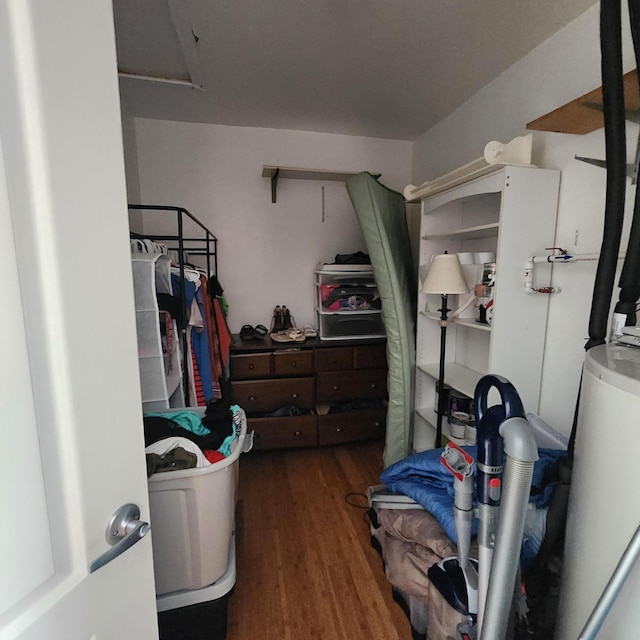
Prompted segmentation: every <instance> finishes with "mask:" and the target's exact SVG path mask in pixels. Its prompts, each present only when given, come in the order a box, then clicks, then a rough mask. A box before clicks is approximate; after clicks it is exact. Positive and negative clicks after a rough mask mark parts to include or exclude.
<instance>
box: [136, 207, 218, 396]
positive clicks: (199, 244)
mask: <svg viewBox="0 0 640 640" xmlns="http://www.w3.org/2000/svg"><path fill="white" fill-rule="evenodd" d="M128 209H129V210H134V211H155V212H165V213H167V212H168V213H171V212H173V213H174V214H175V216H176V217H175V221H176V233H174V234H165V235H158V234H147V233H144V234H139V233H133V232H132V233H131V234H130V236H131V238H134V239H143V238H146V239H148V240H153V241H161V242H163V243H165V244H166V246H167V249H169V250H172V251H177V252H178V267H179V269H180V296H179V297H180V309H181V312H182V330H181V335H180V342H181V345H182V383H183V387H184V400H185V406H189V366H188V365H189V360H188V359H189V357H190V355H191V354H190V353H189V351H188V349H187V309H186V308H185V307H186V305H185V293H184V268H185V266H186V262H185V252H187V253H188V254H190V255H192V256H205V258H206V262H207V279H208V278H210V277H211V275H212V274H213V275H214V276H216V278H217V276H218V239H217V238H216V236H214V235H213V233H211V231H210V230H209V229H208V228H207V227H205V226H204V225H203V224H202V223H201V222H200V220H198V219H197V218H196V217H195V216H194V215H193V214H192V213H191V212H189V211H187V209H184V208H183V207H172V206H168V205H166V206H165V205H156V204H129V205H128ZM185 216H186V217H187V218H189V220H191V221H192V222H193V223H195V224H196V225H197V226H198V227H199V228H200V230H201V233H202V234H203V235H202V237H185V235H184V223H185V220H184V217H185ZM199 232H200V231H196V233H199ZM167 243H175V244H167ZM212 259H213V269H212V264H211V262H212Z"/></svg>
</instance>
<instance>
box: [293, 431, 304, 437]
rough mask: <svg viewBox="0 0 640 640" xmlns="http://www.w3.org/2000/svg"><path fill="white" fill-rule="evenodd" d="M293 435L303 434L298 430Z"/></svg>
mask: <svg viewBox="0 0 640 640" xmlns="http://www.w3.org/2000/svg"><path fill="white" fill-rule="evenodd" d="M293 435H294V436H301V435H302V431H296V432H295V433H294V434H293Z"/></svg>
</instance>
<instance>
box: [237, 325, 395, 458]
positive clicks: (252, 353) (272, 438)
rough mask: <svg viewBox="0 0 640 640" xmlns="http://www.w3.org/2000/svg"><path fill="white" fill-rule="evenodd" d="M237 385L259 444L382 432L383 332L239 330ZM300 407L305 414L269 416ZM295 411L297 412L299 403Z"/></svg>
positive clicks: (322, 441) (315, 442)
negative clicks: (276, 336)
mask: <svg viewBox="0 0 640 640" xmlns="http://www.w3.org/2000/svg"><path fill="white" fill-rule="evenodd" d="M233 338H234V342H233V345H232V347H231V357H230V368H231V391H232V396H233V401H234V402H235V403H237V404H238V405H240V406H241V407H242V408H243V409H244V410H245V411H246V413H247V417H248V429H249V430H251V429H253V430H254V431H255V439H254V449H256V450H260V449H280V448H291V447H317V446H324V445H330V444H339V443H344V442H353V441H356V440H364V439H367V438H380V437H382V436H384V433H385V429H386V398H387V361H386V344H385V340H384V339H370V340H366V339H363V340H344V341H335V340H334V341H331V342H326V341H325V342H323V341H321V340H319V339H317V338H314V339H307V340H306V341H305V342H304V343H300V344H297V343H276V342H273V341H272V340H271V339H270V338H269V337H267V338H265V339H264V340H252V341H244V340H241V339H240V337H239V336H237V335H235V336H233ZM291 406H294V407H297V409H299V410H300V413H302V415H283V416H279V417H265V414H266V413H271V412H273V411H276V410H279V409H283V408H285V407H291ZM293 413H296V412H295V410H294V411H293Z"/></svg>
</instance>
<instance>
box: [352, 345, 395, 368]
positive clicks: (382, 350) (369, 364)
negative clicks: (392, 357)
mask: <svg viewBox="0 0 640 640" xmlns="http://www.w3.org/2000/svg"><path fill="white" fill-rule="evenodd" d="M386 366H387V347H386V345H384V344H372V345H361V346H355V347H354V348H353V368H354V369H381V368H383V367H386Z"/></svg>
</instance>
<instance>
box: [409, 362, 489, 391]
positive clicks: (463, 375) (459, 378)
mask: <svg viewBox="0 0 640 640" xmlns="http://www.w3.org/2000/svg"><path fill="white" fill-rule="evenodd" d="M418 369H420V371H423V372H424V373H426V374H428V375H430V376H431V377H432V378H435V379H436V380H437V379H438V370H439V364H438V363H437V362H434V363H427V364H420V365H418ZM483 375H484V374H482V373H479V372H477V371H473V370H471V369H468V368H467V367H463V366H462V365H460V364H457V363H455V362H447V363H446V364H445V367H444V382H445V384H447V385H449V386H450V387H451V388H452V389H456V390H457V391H460V393H463V394H464V395H465V396H468V397H469V398H473V395H474V393H475V390H476V385H477V384H478V381H479V380H480V378H482V376H483Z"/></svg>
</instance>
